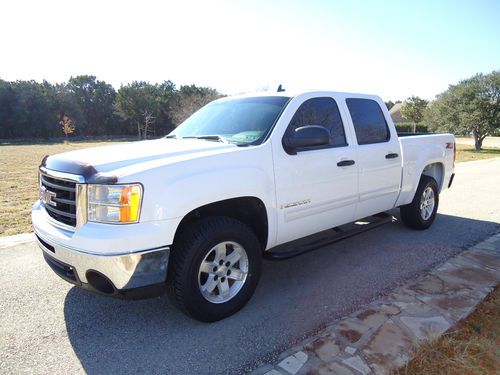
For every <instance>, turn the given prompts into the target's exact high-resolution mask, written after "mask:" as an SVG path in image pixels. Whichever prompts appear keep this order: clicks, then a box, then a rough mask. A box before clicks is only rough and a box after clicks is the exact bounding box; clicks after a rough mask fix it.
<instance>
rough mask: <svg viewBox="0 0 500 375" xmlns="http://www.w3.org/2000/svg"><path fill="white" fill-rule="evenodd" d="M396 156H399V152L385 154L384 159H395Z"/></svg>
mask: <svg viewBox="0 0 500 375" xmlns="http://www.w3.org/2000/svg"><path fill="white" fill-rule="evenodd" d="M398 156H399V154H396V153H390V154H387V155H385V158H386V159H396V158H397V157H398Z"/></svg>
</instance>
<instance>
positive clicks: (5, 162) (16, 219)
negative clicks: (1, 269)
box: [0, 141, 117, 236]
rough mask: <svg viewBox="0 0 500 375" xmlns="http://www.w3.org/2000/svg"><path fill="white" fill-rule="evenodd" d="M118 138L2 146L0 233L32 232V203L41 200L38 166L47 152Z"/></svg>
mask: <svg viewBox="0 0 500 375" xmlns="http://www.w3.org/2000/svg"><path fill="white" fill-rule="evenodd" d="M112 143H117V142H116V141H109V142H107V141H100V142H74V143H73V142H71V143H68V144H64V143H54V144H31V145H16V144H12V145H0V236H9V235H12V234H18V233H25V232H31V221H30V210H31V205H32V204H33V203H34V202H35V200H37V199H38V166H39V165H40V162H41V161H42V159H43V157H44V156H45V155H53V154H58V153H61V152H66V151H72V150H77V149H80V148H86V147H96V146H103V145H106V144H112Z"/></svg>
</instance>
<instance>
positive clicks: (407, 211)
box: [400, 175, 439, 230]
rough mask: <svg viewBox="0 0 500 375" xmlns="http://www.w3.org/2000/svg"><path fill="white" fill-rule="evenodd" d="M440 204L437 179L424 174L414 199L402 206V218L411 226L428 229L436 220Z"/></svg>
mask: <svg viewBox="0 0 500 375" xmlns="http://www.w3.org/2000/svg"><path fill="white" fill-rule="evenodd" d="M438 204H439V193H438V185H437V183H436V180H434V179H433V178H432V177H429V176H425V175H423V176H422V177H421V178H420V182H419V184H418V187H417V191H416V193H415V197H414V198H413V201H412V202H411V203H410V204H407V205H405V206H401V207H400V212H401V220H402V221H403V223H404V224H405V225H406V226H408V227H410V228H413V229H420V230H423V229H427V228H429V227H430V226H431V225H432V223H433V222H434V219H435V217H436V213H437V209H438Z"/></svg>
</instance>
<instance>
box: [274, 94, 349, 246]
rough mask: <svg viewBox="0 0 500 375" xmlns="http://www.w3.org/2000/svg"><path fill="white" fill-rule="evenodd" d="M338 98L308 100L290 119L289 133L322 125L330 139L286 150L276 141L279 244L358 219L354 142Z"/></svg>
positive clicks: (289, 134)
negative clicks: (328, 141)
mask: <svg viewBox="0 0 500 375" xmlns="http://www.w3.org/2000/svg"><path fill="white" fill-rule="evenodd" d="M345 123H346V121H345V119H344V118H343V117H342V114H341V112H340V111H339V107H338V105H337V102H336V101H335V99H334V98H332V97H316V98H311V99H308V100H305V101H304V102H303V103H302V104H301V105H300V107H299V108H298V109H297V111H296V112H295V114H294V116H293V117H292V120H291V121H290V123H289V125H288V127H287V129H286V131H285V134H284V138H285V137H289V136H293V132H294V131H295V129H297V128H298V127H302V126H308V125H320V126H323V127H324V128H326V129H327V130H328V132H329V133H330V144H329V145H326V146H325V145H324V146H316V147H311V148H303V149H299V150H296V151H297V152H296V154H294V153H292V154H290V153H287V152H286V151H285V149H284V148H283V145H282V144H276V143H273V155H274V161H275V177H276V178H275V181H276V196H277V205H278V207H277V208H278V209H277V211H278V236H277V244H281V243H284V242H288V241H291V240H294V239H298V238H301V237H304V236H307V235H310V234H313V233H316V232H319V231H322V230H325V229H329V228H332V227H335V226H338V225H341V224H344V223H348V222H350V221H352V220H353V219H354V214H355V212H356V207H357V199H358V166H357V164H356V150H355V148H353V147H352V146H351V145H350V144H351V143H352V138H351V137H352V136H351V134H350V133H349V132H346V128H345V127H344V124H345Z"/></svg>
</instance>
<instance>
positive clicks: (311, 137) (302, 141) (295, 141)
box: [282, 125, 330, 155]
mask: <svg viewBox="0 0 500 375" xmlns="http://www.w3.org/2000/svg"><path fill="white" fill-rule="evenodd" d="M282 143H283V148H284V149H285V151H286V152H287V154H290V155H296V154H297V150H298V149H302V148H308V147H317V146H326V145H329V144H330V133H329V132H328V130H326V129H325V128H324V127H322V126H319V125H308V126H302V127H300V128H297V129H295V132H294V133H293V134H292V135H290V136H288V137H286V138H283V142H282Z"/></svg>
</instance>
